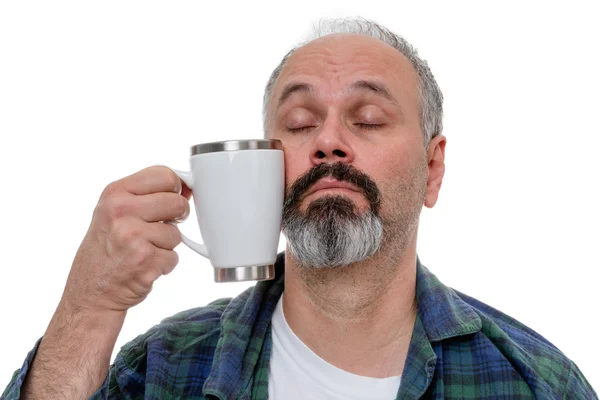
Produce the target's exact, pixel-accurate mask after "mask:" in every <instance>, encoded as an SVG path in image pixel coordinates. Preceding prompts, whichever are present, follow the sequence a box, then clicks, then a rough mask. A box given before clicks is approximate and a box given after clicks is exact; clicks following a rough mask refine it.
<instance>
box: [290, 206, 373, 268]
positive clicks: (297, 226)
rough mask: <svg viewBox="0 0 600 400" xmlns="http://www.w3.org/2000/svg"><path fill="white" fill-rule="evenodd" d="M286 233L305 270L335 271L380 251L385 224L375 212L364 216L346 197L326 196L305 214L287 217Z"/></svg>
mask: <svg viewBox="0 0 600 400" xmlns="http://www.w3.org/2000/svg"><path fill="white" fill-rule="evenodd" d="M282 231H283V234H284V235H285V237H286V239H287V243H288V246H289V249H290V252H291V254H292V256H293V257H294V259H296V261H297V262H298V265H299V266H301V267H304V268H313V269H317V268H335V267H341V266H345V265H350V264H353V263H356V262H360V261H363V260H366V259H367V258H369V257H371V256H373V255H374V254H375V253H376V252H377V250H379V248H380V246H381V242H382V237H383V223H382V221H381V218H380V217H378V216H377V215H376V214H375V213H373V211H372V210H368V211H366V212H363V213H361V214H358V213H357V210H356V207H355V205H354V204H353V202H352V201H351V200H349V199H348V198H346V197H344V196H325V197H323V198H320V199H318V200H315V201H313V202H312V203H311V204H310V206H309V207H308V208H307V210H306V212H304V213H302V212H300V210H298V209H292V210H289V212H286V213H284V215H283V223H282Z"/></svg>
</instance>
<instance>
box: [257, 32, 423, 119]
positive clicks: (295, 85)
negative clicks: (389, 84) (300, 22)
mask: <svg viewBox="0 0 600 400" xmlns="http://www.w3.org/2000/svg"><path fill="white" fill-rule="evenodd" d="M352 37H354V38H357V39H360V40H363V39H366V40H364V41H366V42H371V41H377V42H379V43H381V44H383V45H384V47H387V48H389V49H390V50H391V52H390V55H391V54H393V56H394V57H397V56H400V58H401V59H402V60H403V61H404V63H405V66H406V68H402V69H408V70H410V72H411V74H412V75H413V77H414V79H415V83H416V84H417V85H418V84H419V82H418V81H419V74H418V71H417V70H416V68H415V67H414V65H412V62H411V61H410V59H409V58H408V57H407V56H406V55H404V54H403V53H402V52H400V51H398V49H396V48H394V47H393V46H392V45H390V44H389V43H386V42H384V41H383V40H381V39H378V38H374V37H372V36H369V35H365V34H362V33H346V32H342V33H330V34H327V35H324V36H320V37H318V38H315V39H313V40H311V41H309V42H306V43H304V44H302V45H300V46H298V47H296V48H294V49H292V50H291V51H290V52H289V53H288V54H287V56H286V59H285V63H283V65H282V68H281V71H279V74H278V75H277V79H276V80H275V82H274V83H273V86H272V87H271V90H270V93H269V95H270V96H269V99H268V104H269V108H271V109H272V110H273V111H276V110H277V109H278V108H279V106H280V105H281V104H282V103H283V102H284V101H285V100H286V99H287V98H288V97H290V96H291V95H292V94H294V93H295V92H309V93H312V91H313V87H312V86H311V85H310V84H308V83H304V82H293V81H292V82H288V83H287V84H286V85H284V86H283V89H282V91H281V94H280V95H279V96H278V98H276V97H275V96H276V94H277V93H276V92H277V90H276V88H277V87H278V86H279V84H280V81H281V78H282V77H285V76H286V74H285V69H286V67H287V66H288V65H289V63H290V61H291V60H292V59H293V58H294V57H297V56H298V52H299V51H300V52H301V51H302V49H305V48H306V47H307V46H311V45H314V44H317V45H318V44H319V42H322V41H327V40H332V39H333V40H343V39H348V38H352ZM348 89H370V90H371V91H373V92H378V94H380V95H381V96H382V97H385V98H386V99H388V100H390V101H392V102H394V103H396V104H398V105H399V103H398V101H397V99H395V98H394V97H393V96H392V95H391V92H390V91H389V90H388V89H387V88H386V85H385V84H382V83H378V82H376V81H375V80H372V79H369V78H364V79H358V80H357V81H355V82H353V83H352V84H351V85H350V87H349V88H348ZM417 90H418V89H417ZM269 115H270V116H272V113H271V112H269Z"/></svg>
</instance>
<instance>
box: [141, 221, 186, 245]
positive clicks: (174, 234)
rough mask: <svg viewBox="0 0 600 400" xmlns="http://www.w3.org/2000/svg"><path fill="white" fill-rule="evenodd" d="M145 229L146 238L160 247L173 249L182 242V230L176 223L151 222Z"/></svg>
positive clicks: (146, 224)
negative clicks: (180, 230)
mask: <svg viewBox="0 0 600 400" xmlns="http://www.w3.org/2000/svg"><path fill="white" fill-rule="evenodd" d="M143 229H144V235H145V238H146V239H147V240H148V241H149V242H150V243H152V244H153V245H154V246H156V247H158V248H160V249H164V250H173V249H174V248H175V247H177V245H178V244H179V243H181V232H179V229H178V228H177V227H176V226H175V225H172V224H163V223H161V222H151V223H145V226H144V228H143Z"/></svg>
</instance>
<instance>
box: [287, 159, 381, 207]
mask: <svg viewBox="0 0 600 400" xmlns="http://www.w3.org/2000/svg"><path fill="white" fill-rule="evenodd" d="M328 176H330V177H333V178H335V179H337V180H338V181H340V182H348V183H351V184H353V185H354V186H356V187H357V188H358V189H359V190H361V191H362V193H363V195H364V196H365V198H366V199H367V201H368V202H369V204H370V206H371V210H372V211H373V213H375V215H377V214H378V211H379V206H380V203H381V192H380V191H379V188H378V187H377V184H375V182H374V181H373V180H372V179H371V178H370V177H369V176H368V175H367V174H365V173H364V172H361V171H359V170H358V169H356V168H354V167H353V166H352V165H350V164H346V163H343V162H336V163H333V164H328V163H321V164H318V165H315V166H314V167H313V168H311V169H309V170H308V171H307V172H305V173H304V174H303V175H302V176H300V177H299V178H298V179H296V181H295V182H294V183H293V184H292V186H291V187H290V191H289V193H288V195H287V196H286V199H285V202H284V210H290V209H293V208H297V207H298V206H299V204H300V201H302V199H303V198H304V195H305V193H306V191H308V190H309V189H310V188H311V187H312V186H313V185H314V184H315V183H317V182H318V181H319V180H320V179H321V178H324V177H328Z"/></svg>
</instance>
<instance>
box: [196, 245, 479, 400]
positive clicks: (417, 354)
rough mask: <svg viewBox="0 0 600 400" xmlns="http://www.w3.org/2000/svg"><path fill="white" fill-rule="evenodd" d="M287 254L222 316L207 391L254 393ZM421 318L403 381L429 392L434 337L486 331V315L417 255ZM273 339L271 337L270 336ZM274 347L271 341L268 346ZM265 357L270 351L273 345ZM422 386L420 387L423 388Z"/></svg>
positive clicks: (225, 396)
mask: <svg viewBox="0 0 600 400" xmlns="http://www.w3.org/2000/svg"><path fill="white" fill-rule="evenodd" d="M284 264H285V253H280V254H279V255H278V257H277V261H276V263H275V271H276V272H275V275H276V279H275V280H273V281H262V282H258V283H257V284H256V285H255V286H253V287H252V288H249V289H247V290H246V291H245V292H243V293H242V294H241V295H239V296H237V297H235V298H234V299H232V300H231V302H230V303H229V305H228V306H227V308H226V309H225V311H224V312H223V315H222V316H221V335H220V338H219V341H218V343H217V347H216V349H215V353H214V357H213V364H212V369H211V373H210V375H209V377H208V378H207V380H206V382H205V384H204V387H203V393H204V395H209V394H211V395H214V396H217V397H218V398H221V399H229V398H238V397H239V396H240V394H241V393H245V396H244V397H247V396H248V392H249V391H250V390H251V388H252V380H253V374H254V372H255V367H256V365H257V364H258V363H259V357H261V352H262V348H263V343H264V342H265V339H266V338H267V339H268V338H269V333H270V322H271V317H272V315H273V312H274V310H275V306H276V305H277V302H278V301H279V298H280V297H281V294H282V293H283V288H284V287H283V283H284V279H283V275H284V270H285V267H284ZM416 298H417V310H418V314H417V321H416V322H415V328H414V330H413V335H412V338H411V343H410V345H409V351H408V357H407V358H408V360H407V364H406V367H405V369H404V372H403V376H402V382H404V383H408V382H411V383H412V384H411V385H410V386H408V387H409V388H411V387H412V388H413V389H414V390H418V391H421V389H422V390H423V391H424V390H425V389H426V388H427V386H428V385H429V382H430V381H431V377H432V374H433V367H434V366H435V362H436V357H435V353H434V352H433V349H432V347H431V343H432V342H436V341H440V340H444V339H448V338H452V337H456V336H462V335H467V334H472V333H475V332H478V331H479V330H481V319H480V318H479V316H478V315H477V314H476V313H475V311H474V310H473V309H472V308H471V306H469V305H468V304H467V303H465V302H464V301H463V300H461V299H460V297H459V296H458V295H457V294H456V292H455V291H454V290H452V289H450V288H449V287H447V286H445V285H444V284H443V283H441V282H440V281H439V280H438V279H437V277H436V276H435V275H434V274H432V273H431V272H430V271H429V270H428V269H427V268H426V267H425V266H424V265H422V264H421V262H420V260H419V259H418V258H417V279H416ZM267 341H268V340H267ZM266 347H267V348H268V349H270V348H269V343H267V346H266ZM262 356H263V357H269V356H270V350H269V351H266V352H264V354H263V355H262ZM417 388H418V389H417Z"/></svg>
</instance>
